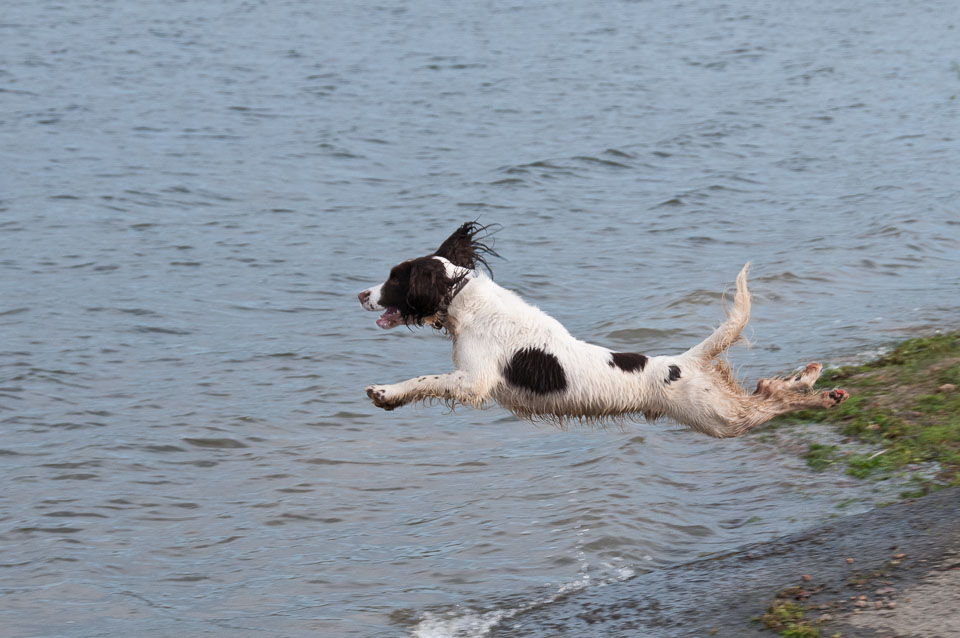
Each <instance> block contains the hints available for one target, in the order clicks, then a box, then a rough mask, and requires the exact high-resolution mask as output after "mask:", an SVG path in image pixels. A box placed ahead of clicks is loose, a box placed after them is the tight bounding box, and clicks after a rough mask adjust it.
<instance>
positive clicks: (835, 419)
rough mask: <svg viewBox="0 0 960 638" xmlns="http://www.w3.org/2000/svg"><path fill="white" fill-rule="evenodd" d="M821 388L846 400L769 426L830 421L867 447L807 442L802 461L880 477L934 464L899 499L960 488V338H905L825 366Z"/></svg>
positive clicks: (862, 475) (939, 336)
mask: <svg viewBox="0 0 960 638" xmlns="http://www.w3.org/2000/svg"><path fill="white" fill-rule="evenodd" d="M818 385H819V386H823V388H826V389H829V388H833V387H840V388H843V389H845V390H847V391H848V392H850V398H849V399H847V400H846V401H845V402H844V403H842V404H840V405H839V406H837V407H836V408H833V409H831V410H818V411H812V410H811V411H801V412H793V413H791V414H787V415H784V416H782V417H779V418H778V419H776V420H775V421H774V422H773V423H774V424H775V425H788V424H791V423H811V422H815V423H824V424H830V425H833V426H834V427H836V428H837V429H838V431H839V432H840V433H841V434H842V435H844V437H846V440H847V441H849V442H851V443H858V444H869V446H870V449H869V451H866V452H862V451H855V450H853V451H851V450H849V449H844V445H842V444H841V445H828V444H822V443H809V444H808V450H807V453H806V455H805V456H806V459H807V463H808V464H809V465H810V466H811V467H812V468H814V469H818V470H822V469H825V468H827V467H831V466H835V465H836V464H838V463H842V464H845V465H846V472H847V473H848V474H850V475H852V476H855V477H858V478H883V477H886V476H890V475H891V474H893V473H897V472H909V471H910V467H911V466H916V465H917V464H932V465H933V467H935V468H936V469H935V470H934V471H933V472H932V473H926V474H923V475H917V476H915V485H916V489H915V490H912V491H911V492H908V493H905V494H904V496H919V495H922V494H925V493H928V492H929V491H932V490H935V489H939V488H940V487H945V486H948V485H960V391H958V389H957V388H958V386H960V333H949V334H941V335H935V336H931V337H919V338H915V339H908V340H906V341H903V342H901V343H900V344H898V345H896V346H895V347H894V348H893V349H891V350H890V351H889V352H887V353H886V354H884V355H883V356H881V357H880V358H879V359H876V360H875V361H871V362H869V363H865V364H862V365H850V366H843V367H840V368H829V369H826V370H824V371H823V374H822V375H821V376H820V381H819V383H818ZM819 389H821V388H818V390H819ZM860 449H863V448H862V446H860Z"/></svg>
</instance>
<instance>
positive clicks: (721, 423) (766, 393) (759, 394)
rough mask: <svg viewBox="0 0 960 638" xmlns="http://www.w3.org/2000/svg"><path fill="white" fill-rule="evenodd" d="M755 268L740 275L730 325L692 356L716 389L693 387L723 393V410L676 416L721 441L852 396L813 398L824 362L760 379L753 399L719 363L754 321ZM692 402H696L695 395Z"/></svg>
mask: <svg viewBox="0 0 960 638" xmlns="http://www.w3.org/2000/svg"><path fill="white" fill-rule="evenodd" d="M749 267H750V264H749V263H748V264H746V265H744V267H743V269H742V270H741V271H740V274H739V275H737V284H736V287H737V292H736V295H735V297H734V301H733V308H732V309H731V310H730V312H729V313H728V316H727V320H726V321H725V322H724V323H723V325H721V326H720V327H719V328H717V329H716V330H714V332H713V334H711V335H710V336H709V337H707V338H706V339H705V340H704V341H703V342H701V343H700V344H698V345H697V346H694V347H693V348H692V349H690V350H689V351H688V352H687V353H686V356H687V357H689V358H690V359H693V361H694V363H696V364H698V365H699V366H700V368H701V371H703V372H704V373H705V375H706V376H707V377H710V378H712V380H713V381H714V383H712V384H708V385H709V386H712V387H705V386H704V384H703V383H701V384H697V385H694V386H693V388H694V389H697V390H700V391H701V392H710V391H713V390H717V391H719V393H720V394H721V395H722V396H723V399H721V401H720V402H718V403H717V404H716V407H717V408H718V409H716V410H710V409H707V410H697V411H695V413H696V414H695V418H694V419H690V418H689V417H690V416H691V415H689V414H679V415H671V416H674V418H675V419H676V420H678V421H680V422H681V423H686V424H688V425H690V426H691V427H692V428H694V429H695V430H698V431H700V432H703V433H704V434H707V435H709V436H714V437H717V438H727V437H734V436H740V435H741V434H745V433H746V432H748V431H750V430H752V429H753V428H755V427H757V426H758V425H762V424H764V423H767V422H768V421H770V420H771V419H773V418H774V417H777V416H779V415H781V414H785V413H787V412H792V411H794V410H803V409H814V408H831V407H833V406H835V405H837V404H839V403H841V402H843V401H845V400H846V399H847V397H848V396H849V395H848V394H847V392H845V391H844V390H840V389H836V388H835V389H833V390H829V391H825V392H821V393H820V394H816V395H815V394H811V393H810V389H811V388H812V387H813V384H814V383H815V382H816V380H817V378H819V376H820V371H821V370H822V368H823V366H821V365H820V364H819V363H811V364H809V365H807V367H806V368H805V369H804V370H803V371H802V372H799V373H797V374H796V375H794V376H792V377H790V378H786V379H778V378H772V379H760V381H758V382H757V389H756V391H755V392H754V393H753V394H752V395H749V394H747V393H746V391H744V389H743V387H742V386H741V385H740V382H739V381H738V380H737V378H736V376H735V375H734V374H733V372H732V371H731V370H730V368H729V366H728V365H727V364H726V362H724V361H721V360H716V359H717V357H718V356H720V355H721V354H723V353H724V352H725V351H726V350H727V349H728V348H729V347H730V346H732V345H733V344H734V343H736V342H737V341H738V340H739V339H740V334H741V332H743V329H744V328H745V327H746V325H747V322H748V321H749V320H750V292H749V291H748V290H747V270H748V268H749ZM698 394H699V392H698ZM701 397H702V395H701ZM689 398H690V399H694V400H696V397H695V396H690V397H689ZM712 403H713V401H712V400H711V404H712ZM684 417H686V418H684Z"/></svg>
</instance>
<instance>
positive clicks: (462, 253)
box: [359, 222, 848, 438]
mask: <svg viewBox="0 0 960 638" xmlns="http://www.w3.org/2000/svg"><path fill="white" fill-rule="evenodd" d="M487 237H489V229H488V228H486V227H484V226H481V225H479V224H476V223H475V222H469V223H467V224H464V225H463V226H461V227H460V228H458V229H457V230H456V231H455V232H454V233H453V234H452V235H451V236H450V237H448V238H447V239H446V240H445V241H444V242H443V243H442V244H441V246H440V248H439V249H438V250H437V251H436V252H435V253H433V254H431V255H427V256H425V257H419V258H415V259H411V260H408V261H405V262H403V263H401V264H398V265H397V266H395V267H394V269H393V270H392V271H391V277H390V279H388V280H387V281H386V282H384V283H383V284H381V285H380V286H375V287H373V288H369V289H367V290H364V291H363V292H361V293H360V295H359V298H360V302H361V303H362V304H363V306H364V308H366V309H367V310H385V309H386V310H387V311H388V312H390V310H389V309H390V308H396V309H398V310H399V312H400V315H401V316H402V323H403V324H406V325H408V326H410V325H424V324H425V323H426V324H430V325H432V326H434V327H435V328H438V329H442V330H444V331H446V333H447V334H448V335H449V336H450V337H451V339H452V340H453V360H454V364H455V368H456V369H455V370H454V371H453V372H449V373H445V374H436V375H424V376H420V377H415V378H413V379H408V380H407V381H402V382H400V383H395V384H389V385H371V386H368V387H367V388H366V392H367V395H368V396H369V397H370V399H371V400H372V401H373V403H374V404H375V405H376V406H378V407H381V408H383V409H385V410H393V409H395V408H398V407H400V406H402V405H406V404H409V403H414V402H424V401H426V402H432V401H434V400H439V401H441V402H444V403H447V404H448V405H451V406H452V405H456V404H464V405H470V406H474V407H481V406H483V405H485V404H486V403H488V402H489V401H495V402H497V403H499V404H500V405H501V406H503V407H505V408H506V409H508V410H510V411H511V412H513V413H514V414H516V415H518V416H521V417H524V418H528V419H534V420H545V421H550V422H555V423H558V424H561V425H562V424H565V423H566V422H567V421H569V420H571V419H572V420H578V421H581V422H607V421H613V422H620V421H621V420H623V419H625V418H631V417H635V416H638V415H643V416H644V417H645V418H646V419H647V420H651V421H652V420H656V419H658V418H661V417H669V418H671V419H673V420H675V421H677V422H678V423H681V424H684V425H687V426H689V427H691V428H693V429H694V430H697V431H698V432H702V433H704V434H707V435H709V436H713V437H718V438H723V437H734V436H740V435H742V434H744V433H746V432H748V431H750V430H751V429H753V428H755V427H757V426H758V425H761V424H763V423H766V422H767V421H769V420H770V419H772V418H774V417H776V416H778V415H780V414H784V413H786V412H790V411H793V410H799V409H809V408H830V407H833V406H834V405H837V404H838V403H840V402H842V401H844V400H845V399H846V398H847V396H848V395H847V393H846V392H845V391H843V390H839V389H834V390H831V391H826V392H820V393H813V392H812V391H811V389H812V387H813V384H814V382H815V381H816V380H817V378H818V377H819V375H820V371H821V366H820V364H817V363H811V364H809V365H807V366H806V368H805V369H804V370H803V371H801V372H799V373H797V374H795V375H792V376H790V377H788V378H769V379H761V380H760V381H759V382H758V384H757V389H756V391H754V392H753V393H748V392H747V391H746V390H744V388H743V387H742V386H741V384H740V382H739V380H738V379H737V378H736V375H735V374H734V373H733V371H732V370H731V369H730V367H729V365H728V364H727V363H726V362H725V361H724V360H722V359H721V358H720V356H721V355H723V354H725V353H726V352H727V350H728V348H729V347H730V346H731V345H733V344H734V343H736V342H737V341H738V340H739V339H740V338H741V333H742V331H743V329H744V327H745V326H746V324H747V321H748V320H749V318H750V293H749V291H748V290H747V269H748V266H749V264H748V265H746V266H744V267H743V269H742V270H741V271H740V274H739V275H738V276H737V282H736V293H735V296H734V301H733V306H732V308H731V309H730V310H729V312H728V316H727V320H726V321H725V322H724V323H723V324H722V325H721V326H720V327H719V328H717V329H716V330H715V331H714V332H713V334H711V335H710V336H709V337H707V338H706V339H705V340H704V341H703V342H701V343H699V344H698V345H696V346H694V347H693V348H691V349H690V350H688V351H686V352H685V353H683V354H680V355H676V356H646V355H641V354H639V353H616V352H613V351H611V350H609V349H607V348H603V347H601V346H596V345H593V344H589V343H585V342H583V341H580V340H579V339H576V338H574V337H573V336H571V335H570V334H569V333H568V332H567V330H566V329H565V328H564V327H563V326H562V325H561V324H560V323H559V322H558V321H556V320H555V319H553V318H552V317H550V316H549V315H547V314H546V313H544V312H542V311H541V310H539V309H538V308H536V307H534V306H532V305H530V304H528V303H526V302H525V301H523V300H522V299H521V298H520V297H519V296H518V295H517V294H516V293H513V292H511V291H509V290H506V289H504V288H502V287H500V286H499V285H497V284H496V283H495V282H494V281H493V280H492V279H491V278H490V277H489V276H488V275H487V274H485V273H484V272H482V271H481V270H480V269H479V266H481V265H482V266H485V267H487V269H488V270H489V264H488V263H487V261H486V258H485V257H486V256H488V255H495V254H496V253H495V252H494V251H493V249H492V248H491V247H490V245H489V244H488V243H487V239H486V238H487ZM381 319H382V318H381ZM392 325H396V323H395V322H394V324H392ZM385 327H391V326H390V325H388V326H385Z"/></svg>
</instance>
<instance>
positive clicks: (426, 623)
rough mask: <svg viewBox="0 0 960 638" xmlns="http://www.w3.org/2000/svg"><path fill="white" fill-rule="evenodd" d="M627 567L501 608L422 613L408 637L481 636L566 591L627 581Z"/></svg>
mask: <svg viewBox="0 0 960 638" xmlns="http://www.w3.org/2000/svg"><path fill="white" fill-rule="evenodd" d="M636 573H637V572H636V571H635V570H634V569H633V568H631V567H620V568H618V569H615V570H614V571H613V572H612V574H611V575H610V576H608V577H606V578H604V579H603V580H595V579H592V578H590V576H589V575H586V574H584V575H583V576H582V577H581V578H579V579H578V580H575V581H572V582H569V583H563V584H561V585H560V586H559V587H557V589H556V590H555V591H553V592H552V593H550V594H547V595H546V596H544V597H542V598H534V599H533V600H531V601H527V602H521V603H519V604H515V605H509V606H506V607H505V608H503V609H492V610H488V611H481V610H463V609H457V610H453V611H449V612H446V613H434V612H429V611H427V612H424V613H423V614H422V615H421V616H420V622H419V623H417V626H416V627H414V628H413V631H412V632H411V633H410V637H411V638H482V637H483V636H486V635H487V634H488V633H490V630H491V629H494V628H495V627H497V626H498V625H501V624H503V623H504V622H505V621H508V620H510V619H511V618H513V617H514V616H517V615H518V614H522V613H524V612H527V611H530V610H532V609H537V608H539V607H543V606H545V605H549V604H551V603H553V602H556V601H557V600H559V599H560V598H561V597H563V596H566V595H568V594H571V593H574V592H578V591H582V590H584V589H586V588H587V587H604V586H606V585H609V584H611V583H618V582H622V581H625V580H629V579H631V578H633V577H634V576H635V575H636Z"/></svg>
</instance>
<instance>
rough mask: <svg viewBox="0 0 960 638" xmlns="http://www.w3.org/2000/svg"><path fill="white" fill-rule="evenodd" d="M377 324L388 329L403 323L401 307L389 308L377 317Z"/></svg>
mask: <svg viewBox="0 0 960 638" xmlns="http://www.w3.org/2000/svg"><path fill="white" fill-rule="evenodd" d="M377 325H378V326H380V327H381V328H383V329H384V330H386V329H387V328H395V327H397V326H400V325H403V316H402V315H401V314H400V309H399V308H387V311H386V312H385V313H383V314H382V315H380V318H379V319H377Z"/></svg>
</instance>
